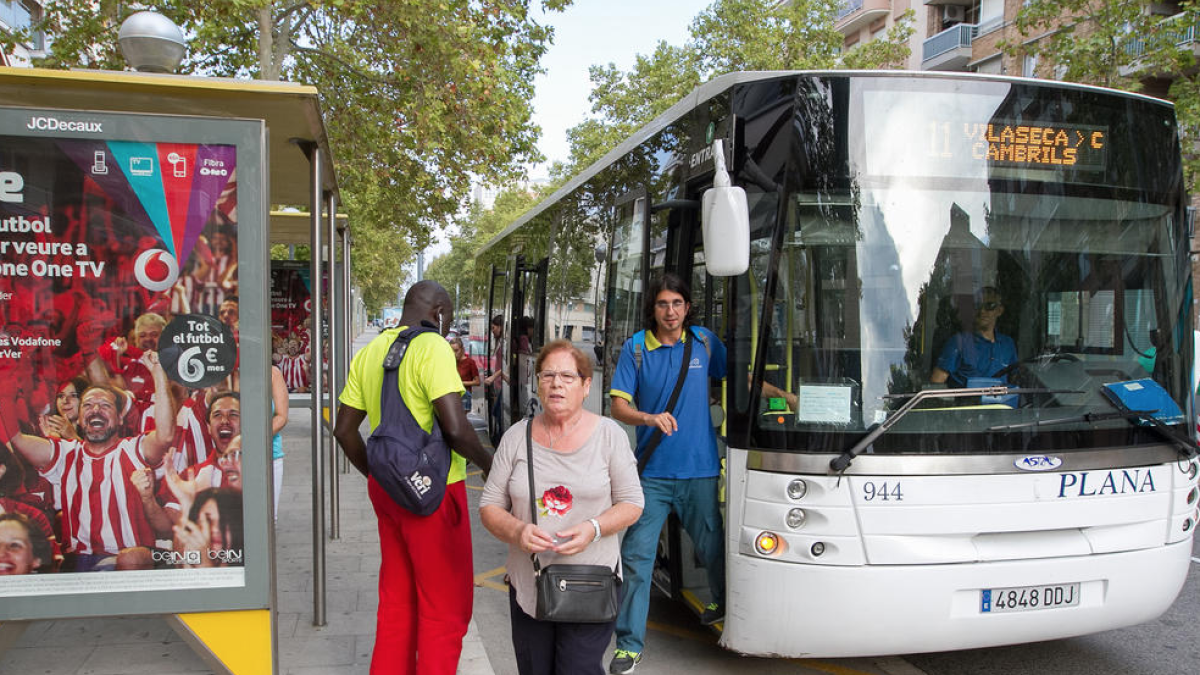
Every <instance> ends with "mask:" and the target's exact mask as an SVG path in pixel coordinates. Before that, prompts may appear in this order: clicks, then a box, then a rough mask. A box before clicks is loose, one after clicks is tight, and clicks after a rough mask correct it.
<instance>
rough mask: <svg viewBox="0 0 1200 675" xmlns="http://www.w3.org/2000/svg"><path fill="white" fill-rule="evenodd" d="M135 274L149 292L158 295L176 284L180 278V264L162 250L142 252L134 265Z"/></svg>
mask: <svg viewBox="0 0 1200 675" xmlns="http://www.w3.org/2000/svg"><path fill="white" fill-rule="evenodd" d="M133 274H134V276H135V277H137V281H138V283H139V284H141V285H142V288H145V289H146V290H148V291H151V292H154V293H158V292H161V291H165V290H167V289H168V288H170V287H171V286H173V285H174V284H175V280H176V279H178V278H179V263H177V262H175V256H173V255H171V254H170V253H167V252H166V251H164V250H162V249H161V248H152V249H149V250H147V251H142V254H141V255H139V256H138V257H137V262H135V263H134V264H133Z"/></svg>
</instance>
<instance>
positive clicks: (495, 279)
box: [484, 265, 509, 447]
mask: <svg viewBox="0 0 1200 675" xmlns="http://www.w3.org/2000/svg"><path fill="white" fill-rule="evenodd" d="M508 286H509V284H508V271H507V270H503V269H496V266H495V265H493V266H492V277H491V282H490V285H489V288H488V304H487V329H486V338H487V369H486V370H487V375H491V374H492V373H494V372H496V371H497V370H500V369H502V368H504V367H505V366H506V364H505V363H504V355H505V354H507V352H505V351H501V352H500V353H499V354H497V353H496V350H497V349H502V347H503V344H504V340H505V337H504V335H501V336H500V340H499V341H497V340H496V338H495V336H493V335H492V317H494V316H496V315H497V314H498V313H501V312H505V310H506V308H507V304H508ZM503 392H504V379H503V378H501V379H499V380H497V381H496V382H495V383H494V384H492V385H491V386H489V387H485V388H484V395H485V396H486V398H487V410H486V411H485V413H484V415H485V416H486V418H487V423H488V437H489V438H490V439H491V441H492V447H496V446H497V445H499V444H500V436H501V435H503V434H504V429H505V428H506V427H505V425H504V424H502V423H501V420H502V419H504V416H503V407H504V406H503V399H504V397H503Z"/></svg>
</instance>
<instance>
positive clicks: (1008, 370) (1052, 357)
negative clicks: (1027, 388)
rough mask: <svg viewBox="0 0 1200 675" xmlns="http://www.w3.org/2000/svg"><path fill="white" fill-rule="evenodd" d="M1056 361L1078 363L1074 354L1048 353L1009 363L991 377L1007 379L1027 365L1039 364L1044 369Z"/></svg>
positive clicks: (1077, 358)
mask: <svg viewBox="0 0 1200 675" xmlns="http://www.w3.org/2000/svg"><path fill="white" fill-rule="evenodd" d="M1057 361H1073V362H1078V361H1079V357H1078V356H1075V355H1074V354H1070V353H1067V352H1048V353H1045V354H1038V355H1037V356H1033V357H1030V358H1028V359H1021V360H1020V361H1014V362H1013V363H1010V364H1008V365H1007V366H1005V367H1003V368H1001V369H1000V370H998V371H996V373H995V374H994V375H992V377H994V378H997V379H1003V378H1005V377H1008V376H1009V375H1011V374H1012V373H1014V372H1015V371H1016V370H1017V369H1018V368H1020V367H1022V366H1024V365H1025V364H1027V363H1038V362H1040V363H1041V364H1042V366H1043V367H1045V366H1048V365H1050V364H1051V363H1055V362H1057Z"/></svg>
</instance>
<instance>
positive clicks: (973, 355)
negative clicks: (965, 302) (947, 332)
mask: <svg viewBox="0 0 1200 675" xmlns="http://www.w3.org/2000/svg"><path fill="white" fill-rule="evenodd" d="M1002 314H1004V302H1003V300H1002V299H1001V298H1000V291H998V290H996V289H995V288H994V287H992V286H985V287H984V289H983V291H982V293H980V296H979V300H977V301H976V305H975V322H974V327H973V328H974V330H972V331H970V332H967V331H963V332H961V333H958V334H957V335H955V336H953V337H951V338H950V339H949V340H947V341H946V345H945V346H944V347H942V353H941V355H940V356H938V360H937V365H935V366H934V367H933V372H932V373H931V374H930V375H929V381H930V382H933V383H934V384H942V383H947V384H949V386H951V387H967V386H970V385H969V384H968V380H969V379H970V378H975V377H994V376H995V375H996V373H998V372H1000V371H1001V370H1004V369H1005V368H1007V367H1008V366H1010V365H1012V364H1013V363H1016V361H1017V346H1016V345H1015V344H1014V343H1013V340H1012V338H1010V337H1009V336H1007V335H1005V334H1003V333H998V332H996V321H997V320H999V318H1000V315H1002Z"/></svg>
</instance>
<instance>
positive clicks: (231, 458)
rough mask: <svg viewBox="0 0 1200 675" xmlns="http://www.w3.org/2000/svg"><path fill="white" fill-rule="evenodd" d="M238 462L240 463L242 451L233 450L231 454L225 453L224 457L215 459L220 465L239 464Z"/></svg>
mask: <svg viewBox="0 0 1200 675" xmlns="http://www.w3.org/2000/svg"><path fill="white" fill-rule="evenodd" d="M240 461H242V451H241V450H234V451H233V452H227V453H225V454H224V455H221V456H219V457H217V462H219V463H221V464H234V463H236V462H240Z"/></svg>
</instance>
